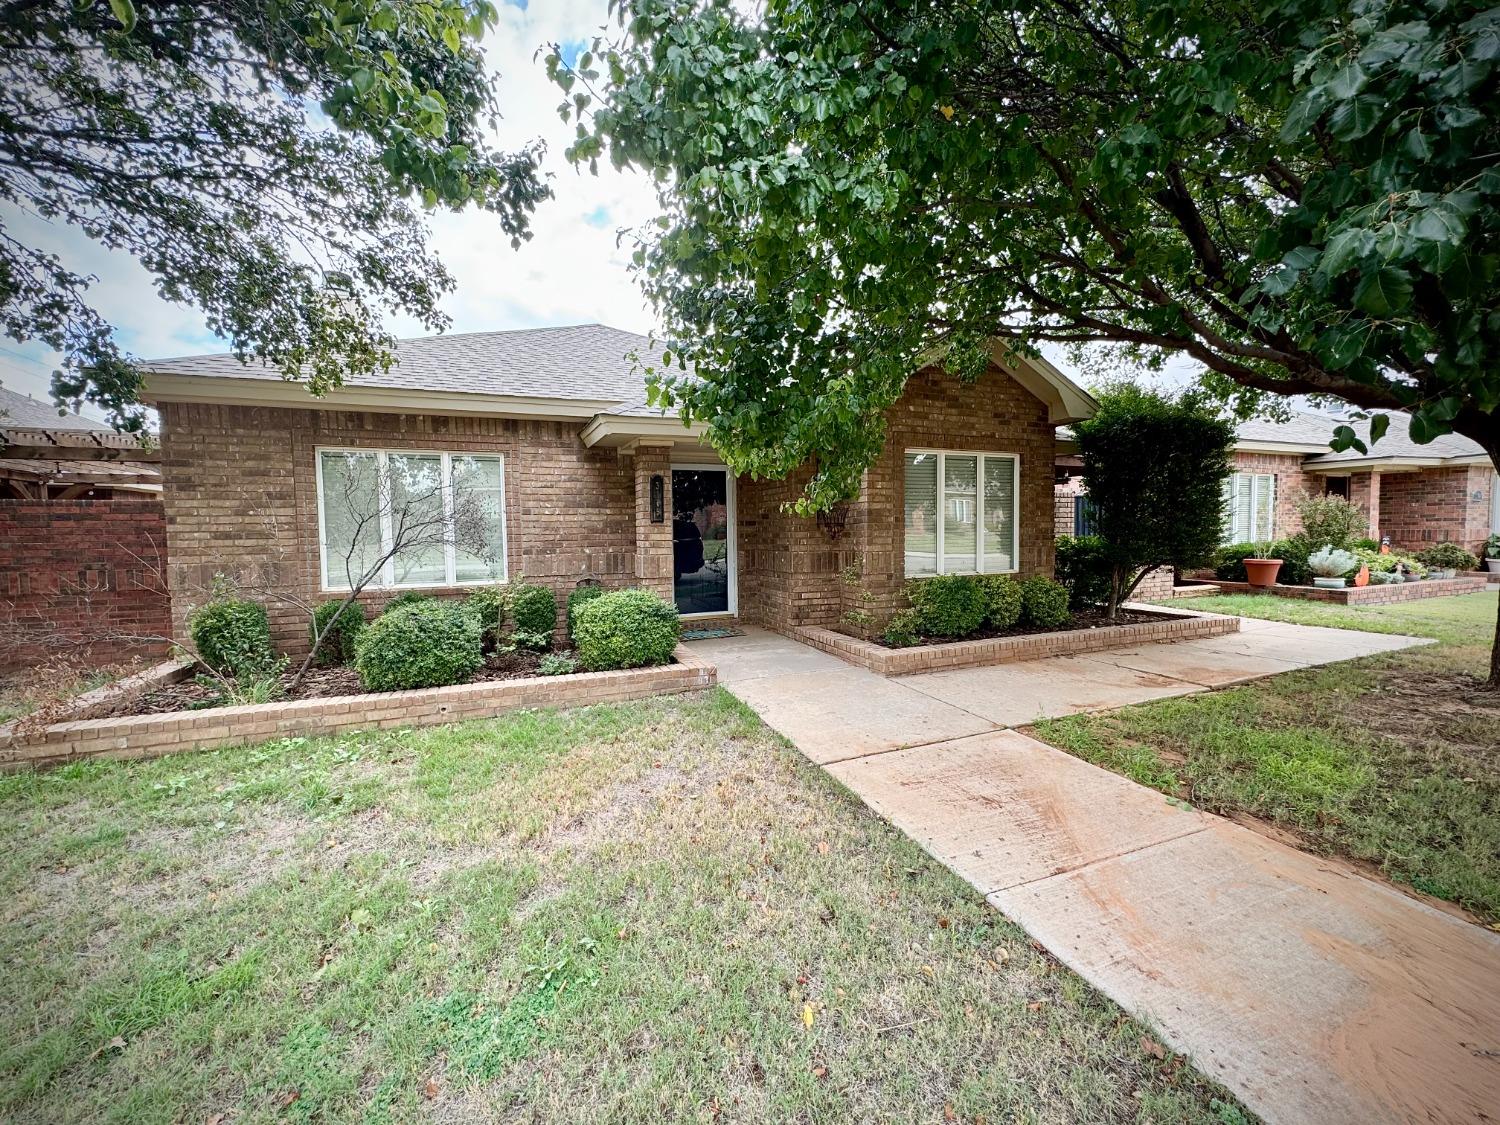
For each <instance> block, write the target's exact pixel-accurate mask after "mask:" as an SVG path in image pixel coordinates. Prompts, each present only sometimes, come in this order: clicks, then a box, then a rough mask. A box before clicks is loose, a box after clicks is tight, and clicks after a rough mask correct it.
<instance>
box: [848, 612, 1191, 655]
mask: <svg viewBox="0 0 1500 1125" xmlns="http://www.w3.org/2000/svg"><path fill="white" fill-rule="evenodd" d="M1162 620H1164V615H1162V614H1156V613H1137V612H1135V611H1134V610H1128V609H1122V610H1120V612H1119V613H1118V614H1117V615H1116V617H1115V619H1114V620H1113V621H1111V620H1110V619H1109V618H1108V616H1106V615H1105V613H1104V611H1103V610H1097V609H1090V610H1083V611H1082V612H1079V613H1075V614H1074V615H1073V616H1072V618H1071V619H1070V620H1069V621H1068V623H1067V624H1066V625H1055V626H1052V627H1050V628H1037V627H1036V626H1035V625H1015V626H1012V627H1011V628H1009V629H990V628H984V629H980V630H979V632H977V633H970V634H969V635H968V636H967V637H921V638H919V639H918V641H917V643H916V644H915V645H903V646H901V647H903V648H921V647H923V646H924V645H948V644H953V643H954V642H956V641H987V640H992V639H994V638H998V637H1034V636H1037V635H1039V634H1042V633H1066V632H1070V631H1071V630H1074V629H1115V628H1118V627H1120V626H1122V625H1142V624H1146V623H1148V622H1154V621H1162ZM870 640H871V641H873V642H874V643H875V644H878V645H880V646H881V647H882V648H895V647H897V646H895V645H888V644H886V643H885V641H883V640H882V639H881V638H880V637H878V636H876V637H871V638H870Z"/></svg>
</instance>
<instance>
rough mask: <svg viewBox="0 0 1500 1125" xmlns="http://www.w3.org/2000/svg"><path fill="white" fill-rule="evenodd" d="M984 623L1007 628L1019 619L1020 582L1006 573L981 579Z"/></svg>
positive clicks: (996, 627) (998, 627) (993, 627)
mask: <svg viewBox="0 0 1500 1125" xmlns="http://www.w3.org/2000/svg"><path fill="white" fill-rule="evenodd" d="M982 581H983V584H984V623H985V624H986V625H988V626H989V627H990V628H991V629H1009V628H1012V627H1013V626H1014V625H1015V624H1016V622H1017V621H1019V620H1021V584H1020V583H1019V582H1017V581H1016V580H1015V579H1014V578H1012V577H1011V576H1010V575H1008V574H997V575H993V576H991V577H989V578H985V579H983V580H982Z"/></svg>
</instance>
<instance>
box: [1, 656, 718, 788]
mask: <svg viewBox="0 0 1500 1125" xmlns="http://www.w3.org/2000/svg"><path fill="white" fill-rule="evenodd" d="M162 667H163V669H165V667H166V666H162ZM189 671H190V669H188V668H184V667H182V665H181V663H180V662H178V663H177V664H176V665H175V670H174V671H172V672H171V673H170V674H171V675H174V676H185V675H187V674H188V672H189ZM717 678H718V677H717V672H716V670H715V669H714V666H713V665H712V664H708V663H705V662H704V661H702V660H700V659H698V658H697V657H695V656H693V655H692V654H691V653H690V652H689V651H688V650H687V649H685V648H683V647H681V646H679V647H678V648H677V649H676V651H675V652H674V653H673V663H671V664H664V665H658V666H656V667H650V668H632V669H628V670H625V671H618V672H583V673H576V674H573V675H565V676H524V677H522V678H509V679H490V680H483V681H479V682H471V683H466V684H454V685H452V686H450V687H438V688H422V689H418V690H415V691H390V692H365V693H361V694H357V695H331V696H321V697H314V698H304V699H297V700H287V701H282V702H278V703H262V704H255V705H251V706H244V707H212V708H205V709H200V710H186V711H171V712H165V713H157V714H135V715H125V716H114V717H107V718H95V719H81V720H73V721H70V722H63V723H53V724H52V725H50V726H45V727H41V728H38V729H31V730H28V729H24V728H23V727H21V726H20V725H19V724H12V725H11V726H10V727H6V728H0V770H7V771H8V770H15V769H21V768H25V767H28V766H30V767H41V766H55V765H61V764H63V763H65V762H70V761H77V760H79V759H86V758H94V757H105V758H148V757H157V756H160V755H163V754H172V753H177V752H180V751H184V750H209V749H216V748H219V747H224V746H235V745H239V744H242V743H246V742H261V741H265V740H267V739H272V738H285V737H289V736H293V735H303V736H315V735H331V734H341V733H344V732H346V731H352V730H365V729H372V728H389V727H421V726H435V725H438V724H441V723H453V722H459V721H462V720H466V719H483V718H490V717H492V716H495V715H499V714H502V713H504V712H506V711H513V710H518V709H520V708H526V707H581V706H586V705H589V704H593V703H617V702H621V701H623V700H627V699H641V698H644V697H646V696H651V695H669V694H675V693H678V692H684V691H695V690H697V689H700V688H706V687H712V686H713V684H714V683H715V682H717ZM153 690H161V689H160V688H155V689H153ZM147 694H149V692H148V693H147Z"/></svg>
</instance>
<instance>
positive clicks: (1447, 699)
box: [1036, 593, 1500, 922]
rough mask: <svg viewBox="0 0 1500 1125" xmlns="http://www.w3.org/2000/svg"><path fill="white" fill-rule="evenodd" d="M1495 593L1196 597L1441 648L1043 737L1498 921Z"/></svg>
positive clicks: (1061, 723) (1067, 722)
mask: <svg viewBox="0 0 1500 1125" xmlns="http://www.w3.org/2000/svg"><path fill="white" fill-rule="evenodd" d="M1495 598H1496V595H1495V594H1494V593H1483V594H1468V595H1463V596H1460V597H1448V598H1433V599H1430V600H1427V601H1421V602H1408V603H1404V604H1400V605H1393V606H1380V607H1370V608H1355V607H1344V606H1332V605H1326V604H1323V603H1320V602H1305V601H1296V600H1293V599H1290V598H1276V597H1269V596H1254V595H1249V596H1246V595H1239V596H1231V597H1203V598H1194V599H1193V601H1192V603H1191V604H1192V607H1193V608H1194V609H1202V610H1207V611H1210V612H1221V613H1235V614H1240V615H1243V616H1251V617H1263V618H1268V619H1272V620H1279V621H1291V622H1295V623H1297V624H1302V625H1320V626H1325V627H1331V628H1339V629H1364V630H1368V631H1370V632H1382V633H1403V634H1408V635H1413V636H1425V637H1432V638H1434V639H1436V640H1437V641H1438V642H1439V643H1438V644H1435V645H1430V646H1423V647H1421V648H1414V649H1408V650H1405V651H1402V652H1396V653H1388V654H1384V655H1381V656H1375V657H1369V658H1367V659H1364V660H1357V661H1351V662H1347V663H1340V664H1334V665H1328V666H1325V667H1321V668H1315V669H1308V670H1305V671H1300V672H1291V673H1287V674H1285V675H1281V676H1275V677H1272V678H1270V679H1266V680H1260V681H1256V682H1254V683H1251V684H1246V685H1244V686H1241V687H1237V688H1233V689H1231V690H1228V691H1222V692H1212V693H1208V694H1204V695H1196V696H1188V697H1184V698H1180V699H1172V700H1166V701H1163V702H1159V703H1150V704H1143V705H1141V706H1137V707H1129V708H1125V709H1123V710H1120V711H1115V712H1111V713H1107V714H1100V715H1079V716H1073V717H1070V718H1066V719H1057V720H1051V721H1048V722H1043V723H1039V724H1038V725H1037V727H1036V731H1037V733H1038V734H1039V735H1040V736H1041V737H1042V738H1044V739H1046V740H1047V741H1049V742H1051V743H1053V744H1054V745H1057V746H1060V747H1062V748H1063V749H1065V750H1069V751H1071V752H1072V753H1074V754H1077V755H1078V756H1080V757H1082V758H1085V759H1087V760H1088V761H1091V762H1095V763H1097V764H1099V765H1102V766H1105V767H1107V768H1109V769H1112V770H1115V771H1116V772H1118V773H1122V774H1124V775H1126V776H1127V777H1131V778H1134V779H1135V780H1136V781H1139V782H1141V783H1142V784H1143V785H1149V786H1151V787H1152V788H1155V789H1160V790H1161V791H1163V792H1166V793H1171V794H1173V795H1175V796H1178V797H1181V798H1182V799H1184V800H1188V801H1191V802H1193V803H1194V804H1196V805H1198V806H1200V807H1202V808H1206V809H1209V810H1211V811H1214V812H1220V813H1248V814H1250V815H1252V816H1256V817H1260V818H1262V819H1264V820H1267V821H1270V822H1272V823H1273V824H1275V825H1278V826H1280V827H1282V828H1285V829H1289V830H1291V831H1293V832H1295V833H1296V834H1297V835H1298V836H1299V837H1300V838H1301V839H1302V840H1303V841H1304V842H1305V843H1306V845H1307V846H1308V847H1310V848H1312V849H1313V850H1316V851H1319V852H1323V853H1327V854H1332V855H1342V856H1345V857H1348V858H1351V859H1355V860H1358V861H1361V862H1365V863H1369V864H1371V865H1373V866H1374V867H1376V868H1378V869H1379V870H1380V871H1382V872H1383V873H1384V874H1385V875H1386V876H1387V877H1389V878H1391V879H1393V880H1395V881H1396V882H1399V883H1404V884H1407V885H1410V886H1412V887H1415V888H1416V889H1418V890H1420V891H1423V892H1425V893H1428V894H1432V895H1435V896H1437V897H1439V898H1443V899H1447V900H1449V901H1451V902H1456V903H1459V904H1461V905H1462V906H1464V907H1466V908H1468V909H1469V910H1471V911H1473V912H1474V913H1475V914H1476V915H1478V916H1479V917H1480V918H1482V919H1483V920H1485V921H1489V922H1496V921H1500V738H1497V735H1496V731H1500V698H1497V695H1496V693H1494V692H1487V691H1484V690H1481V688H1480V680H1481V679H1482V677H1483V675H1484V674H1485V672H1486V670H1487V667H1488V659H1489V645H1490V640H1491V638H1492V637H1493V635H1494V620H1495ZM1179 604H1180V603H1179Z"/></svg>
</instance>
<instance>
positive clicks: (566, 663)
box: [536, 652, 578, 676]
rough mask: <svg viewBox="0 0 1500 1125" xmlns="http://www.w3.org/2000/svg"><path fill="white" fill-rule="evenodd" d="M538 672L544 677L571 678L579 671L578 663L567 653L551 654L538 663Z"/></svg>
mask: <svg viewBox="0 0 1500 1125" xmlns="http://www.w3.org/2000/svg"><path fill="white" fill-rule="evenodd" d="M536 670H537V671H538V672H540V673H541V674H542V675H544V676H569V675H572V674H573V673H574V672H576V671H577V670H578V661H576V660H574V659H573V658H572V657H571V656H569V655H568V654H567V653H565V652H549V653H548V654H547V655H546V656H544V657H542V659H541V660H540V661H539V662H538V664H537V666H536Z"/></svg>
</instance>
